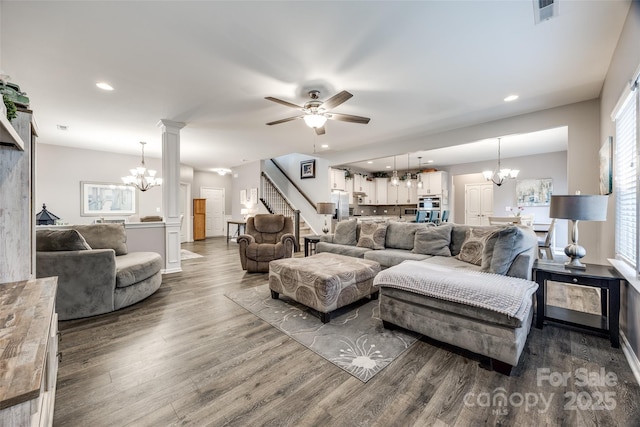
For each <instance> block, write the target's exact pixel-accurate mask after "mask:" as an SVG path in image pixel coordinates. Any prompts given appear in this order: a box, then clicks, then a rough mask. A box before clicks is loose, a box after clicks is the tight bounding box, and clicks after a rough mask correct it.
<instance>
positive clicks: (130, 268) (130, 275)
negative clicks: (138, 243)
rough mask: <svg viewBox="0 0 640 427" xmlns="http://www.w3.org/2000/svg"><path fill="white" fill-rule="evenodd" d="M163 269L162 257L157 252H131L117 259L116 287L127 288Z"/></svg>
mask: <svg viewBox="0 0 640 427" xmlns="http://www.w3.org/2000/svg"><path fill="white" fill-rule="evenodd" d="M161 269H162V257H161V256H160V254H157V253H155V252H131V253H130V254H126V255H120V256H117V257H116V287H117V288H126V287H127V286H131V285H134V284H136V283H138V282H141V281H143V280H145V279H148V278H149V277H151V276H153V275H154V274H156V273H158V272H159V271H160V270H161Z"/></svg>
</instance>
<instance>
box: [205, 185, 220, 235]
mask: <svg viewBox="0 0 640 427" xmlns="http://www.w3.org/2000/svg"><path fill="white" fill-rule="evenodd" d="M200 197H201V198H203V199H207V214H206V220H205V221H206V225H207V237H215V236H224V233H225V230H224V224H225V222H224V197H225V196H224V188H207V187H202V188H200Z"/></svg>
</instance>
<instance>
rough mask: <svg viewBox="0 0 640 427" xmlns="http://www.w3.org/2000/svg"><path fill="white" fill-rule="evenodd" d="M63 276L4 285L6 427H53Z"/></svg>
mask: <svg viewBox="0 0 640 427" xmlns="http://www.w3.org/2000/svg"><path fill="white" fill-rule="evenodd" d="M57 283H58V278H57V277H47V278H43V279H33V280H24V281H20V282H12V283H4V284H1V285H0V329H2V334H0V348H1V349H3V351H2V354H1V355H0V364H2V366H3V371H2V381H0V425H2V426H12V427H13V426H15V427H22V426H51V425H52V424H53V406H54V402H55V397H56V378H57V373H58V315H57V314H56V312H55V302H56V290H57Z"/></svg>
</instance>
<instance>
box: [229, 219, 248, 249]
mask: <svg viewBox="0 0 640 427" xmlns="http://www.w3.org/2000/svg"><path fill="white" fill-rule="evenodd" d="M231 224H234V225H237V226H238V229H237V230H236V234H237V235H238V236H240V234H242V233H244V231H245V227H246V226H247V221H227V245H228V244H229V238H230V237H229V226H230V225H231ZM240 230H242V232H241V231H240ZM236 234H234V236H235V235H236Z"/></svg>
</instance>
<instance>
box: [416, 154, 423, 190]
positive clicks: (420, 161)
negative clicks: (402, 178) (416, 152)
mask: <svg viewBox="0 0 640 427" xmlns="http://www.w3.org/2000/svg"><path fill="white" fill-rule="evenodd" d="M421 172H422V157H418V183H417V184H416V186H417V187H418V188H420V189H422V187H424V182H422V173H421Z"/></svg>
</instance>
